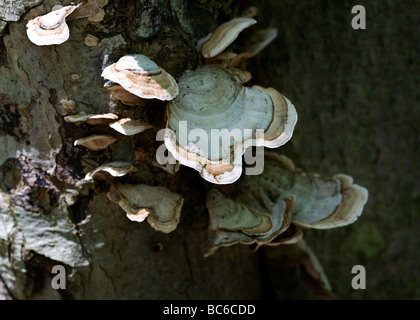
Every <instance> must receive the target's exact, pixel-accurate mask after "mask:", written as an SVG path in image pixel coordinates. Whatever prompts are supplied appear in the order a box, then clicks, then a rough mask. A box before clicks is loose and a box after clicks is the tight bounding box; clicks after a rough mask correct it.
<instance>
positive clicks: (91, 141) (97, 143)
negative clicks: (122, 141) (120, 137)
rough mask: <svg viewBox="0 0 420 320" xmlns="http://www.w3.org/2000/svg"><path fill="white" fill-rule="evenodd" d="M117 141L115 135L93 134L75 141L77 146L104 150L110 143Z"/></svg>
mask: <svg viewBox="0 0 420 320" xmlns="http://www.w3.org/2000/svg"><path fill="white" fill-rule="evenodd" d="M115 141H117V139H116V138H115V137H113V136H108V135H97V134H95V135H92V136H89V137H86V138H82V139H79V140H76V141H75V142H74V145H75V146H84V147H86V148H88V149H90V150H95V151H96V150H102V149H106V148H107V147H108V146H109V145H110V144H112V143H114V142H115Z"/></svg>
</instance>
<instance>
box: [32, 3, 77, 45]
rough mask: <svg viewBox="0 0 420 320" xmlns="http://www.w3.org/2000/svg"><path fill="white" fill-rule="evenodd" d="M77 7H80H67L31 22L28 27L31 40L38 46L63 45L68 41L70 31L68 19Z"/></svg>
mask: <svg viewBox="0 0 420 320" xmlns="http://www.w3.org/2000/svg"><path fill="white" fill-rule="evenodd" d="M77 7H78V5H77V6H66V7H63V8H61V9H58V10H55V11H51V12H50V13H47V14H45V15H43V16H39V17H36V18H34V19H32V20H29V22H28V23H27V25H26V27H27V30H26V34H27V35H28V38H29V40H31V42H33V43H34V44H36V45H38V46H48V45H52V44H61V43H63V42H65V41H67V39H68V38H69V36H70V31H69V27H68V26H67V24H66V17H67V16H68V15H70V14H71V13H72V12H73V11H74V10H75V9H76V8H77Z"/></svg>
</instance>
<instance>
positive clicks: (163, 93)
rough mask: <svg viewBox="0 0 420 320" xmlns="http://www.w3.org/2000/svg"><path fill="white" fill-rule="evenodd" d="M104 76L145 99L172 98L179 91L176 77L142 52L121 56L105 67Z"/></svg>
mask: <svg viewBox="0 0 420 320" xmlns="http://www.w3.org/2000/svg"><path fill="white" fill-rule="evenodd" d="M102 77H104V78H105V79H107V80H111V81H113V82H116V83H118V84H119V85H121V86H122V87H123V88H124V89H125V90H127V91H129V92H131V93H132V94H134V95H136V96H138V97H140V98H143V99H159V100H172V99H173V98H175V97H176V96H177V95H178V92H179V90H178V85H177V83H176V81H175V79H174V78H173V77H172V76H171V75H170V74H169V73H167V72H166V71H165V70H164V69H162V68H160V67H159V66H158V65H157V64H156V63H155V62H153V61H152V60H150V59H149V58H148V57H146V56H144V55H142V54H135V55H127V56H124V57H122V58H120V59H119V60H118V61H117V62H116V63H114V64H112V65H110V66H108V67H106V68H105V69H104V71H103V72H102Z"/></svg>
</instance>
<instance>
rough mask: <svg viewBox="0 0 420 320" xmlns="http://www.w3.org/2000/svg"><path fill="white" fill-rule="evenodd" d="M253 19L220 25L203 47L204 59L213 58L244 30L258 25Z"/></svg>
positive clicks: (239, 19) (243, 19)
mask: <svg viewBox="0 0 420 320" xmlns="http://www.w3.org/2000/svg"><path fill="white" fill-rule="evenodd" d="M256 23H257V21H256V20H254V19H251V18H235V19H232V20H230V21H228V22H225V23H223V24H222V25H220V26H219V27H218V28H217V29H216V30H215V31H214V33H213V34H212V35H211V36H210V39H208V40H207V41H206V42H204V44H203V46H202V47H201V53H202V54H203V57H204V58H213V57H215V56H217V55H218V54H219V53H221V52H222V51H223V50H225V49H226V48H227V47H228V46H229V45H230V44H231V43H232V42H233V41H235V39H236V38H237V37H238V35H239V33H241V31H242V30H244V29H246V28H248V27H250V26H252V25H253V24H256Z"/></svg>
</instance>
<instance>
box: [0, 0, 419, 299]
mask: <svg viewBox="0 0 420 320" xmlns="http://www.w3.org/2000/svg"><path fill="white" fill-rule="evenodd" d="M69 3H70V1H56V0H55V1H54V0H44V1H42V3H41V1H14V2H13V6H14V7H11V2H10V1H6V0H5V1H1V0H0V34H1V35H2V36H1V37H0V166H1V167H0V298H3V299H8V298H16V299H28V298H33V299H39V298H51V299H53V298H75V299H88V298H93V299H99V298H104V299H109V298H116V299H237V298H240V299H259V298H277V299H282V298H313V297H314V296H312V295H310V294H309V293H308V291H307V290H306V288H305V287H304V286H303V284H302V282H301V281H300V279H299V274H300V269H298V268H296V267H294V268H284V267H281V266H279V259H280V258H279V257H280V256H281V251H282V249H281V247H275V248H269V249H262V250H260V251H259V252H258V253H256V254H253V253H249V252H248V249H247V248H246V247H244V246H234V247H229V248H224V249H220V250H218V251H217V252H216V253H215V254H214V255H212V256H210V257H208V258H204V257H203V255H204V254H205V253H206V251H207V249H208V247H207V246H208V234H207V226H208V213H207V211H206V208H205V187H206V183H205V182H204V181H203V180H202V179H201V178H200V177H199V176H198V174H197V173H196V172H195V171H193V170H191V169H188V168H184V167H183V168H181V170H180V171H179V172H178V173H177V174H176V175H174V176H173V175H170V174H169V173H167V172H165V171H163V170H161V169H160V168H157V167H154V166H152V165H151V164H150V162H147V161H145V159H146V158H147V157H150V156H152V157H153V155H154V151H155V150H156V147H157V146H158V145H159V143H157V142H156V141H155V135H156V131H153V130H149V131H146V132H144V133H142V134H140V135H137V136H134V137H131V138H127V137H123V136H121V135H118V138H119V142H118V143H117V144H115V145H112V146H111V147H110V148H109V149H108V150H107V151H86V149H82V148H78V147H74V146H73V142H74V140H76V139H79V138H81V137H84V136H88V135H90V134H94V133H98V134H108V133H109V134H113V135H115V136H117V135H116V133H114V132H113V131H112V130H111V129H109V128H108V127H107V126H100V125H99V126H91V125H84V124H83V125H80V126H76V125H75V124H69V123H65V122H64V121H63V116H64V115H65V114H66V112H67V111H66V110H65V109H64V108H63V107H62V105H61V104H60V100H62V99H71V100H74V101H75V102H76V104H77V108H78V110H77V111H84V112H86V113H105V112H117V113H120V114H122V115H127V116H132V117H136V118H141V119H143V120H146V121H148V122H149V123H151V124H153V125H155V126H156V130H157V129H159V128H161V127H163V126H164V118H163V115H164V106H165V105H164V103H160V102H153V103H152V104H151V105H150V106H147V107H143V108H137V109H135V108H124V107H122V106H121V105H120V104H116V103H115V102H112V101H111V100H110V99H109V92H108V91H107V90H106V89H104V88H103V83H104V81H103V79H102V78H101V77H100V74H101V69H102V66H103V64H104V60H105V63H109V62H114V61H116V60H117V59H118V58H119V57H120V56H121V55H123V54H125V53H143V54H145V55H147V56H149V57H150V58H151V59H153V60H154V61H156V62H157V63H158V64H159V65H160V66H161V67H163V68H165V69H166V70H167V71H168V72H169V73H170V74H172V75H173V76H174V77H178V76H179V75H181V74H182V73H183V72H184V71H185V70H187V69H194V68H195V67H196V66H197V65H198V64H199V63H200V59H201V58H200V55H199V54H198V52H197V50H196V48H195V45H196V43H197V41H198V40H199V39H200V38H202V37H204V36H205V35H207V34H208V33H209V32H211V31H212V30H213V29H214V28H215V27H216V26H217V25H218V24H220V23H222V22H224V21H226V20H228V19H229V18H231V17H233V16H234V15H235V14H237V13H239V12H241V11H242V10H244V9H246V8H247V7H248V6H250V5H257V6H258V7H259V15H258V16H257V20H258V24H257V25H256V26H255V28H256V29H258V28H263V27H268V26H274V27H277V28H278V30H279V36H278V38H277V40H275V42H274V43H273V44H272V45H271V46H270V47H268V48H266V49H265V50H264V51H263V52H262V53H261V54H260V55H259V56H258V57H257V58H255V59H252V60H250V61H248V62H247V63H246V67H247V68H248V70H249V71H251V73H252V74H253V80H252V82H253V83H255V84H260V85H263V86H267V87H268V86H271V87H274V88H276V89H278V90H279V91H280V92H282V93H283V94H284V95H285V96H287V97H288V98H290V99H291V100H292V101H293V102H294V104H295V106H296V109H297V111H298V115H299V120H298V125H297V127H296V129H295V133H294V136H293V138H292V140H291V141H290V142H289V143H288V144H287V145H286V146H285V147H283V148H281V149H279V150H278V152H279V153H283V154H285V155H287V156H288V157H290V158H292V159H293V161H294V162H295V163H296V164H297V165H298V166H299V167H301V168H303V169H304V170H307V171H308V172H318V173H320V174H322V175H325V176H332V175H334V174H336V173H339V172H342V173H348V174H350V175H352V176H353V177H354V179H355V182H356V183H358V184H360V185H363V186H365V187H366V188H367V189H368V190H369V195H370V199H369V201H368V204H367V206H366V207H365V210H364V213H363V215H362V217H361V218H360V219H359V221H358V222H356V223H355V224H354V225H352V226H350V227H345V228H341V229H335V230H331V231H325V230H320V231H314V230H309V231H305V239H306V242H307V243H308V244H309V245H310V246H311V247H312V249H313V250H314V252H315V253H316V254H317V255H318V257H319V259H320V261H321V262H322V264H323V266H324V269H325V271H326V273H327V275H328V277H329V280H330V282H331V284H332V287H333V289H334V291H335V293H336V294H337V297H338V298H346V299H362V298H368V299H375V298H376V299H377V298H405V299H410V298H417V299H418V298H420V291H419V289H418V288H419V287H420V280H419V277H418V274H417V270H418V267H419V263H420V258H419V256H418V255H417V250H418V248H419V245H420V243H419V237H417V236H416V231H417V230H418V228H419V226H420V223H419V222H420V221H419V206H418V203H419V198H420V193H419V190H420V185H419V181H420V174H419V166H418V164H419V163H420V156H419V153H418V150H417V149H418V144H419V136H420V134H419V133H420V132H419V126H418V123H419V121H420V119H419V116H420V109H419V107H418V105H417V103H418V101H419V91H418V90H417V87H418V80H419V79H418V77H419V74H420V70H419V65H418V63H417V60H418V59H419V50H418V43H419V40H420V39H419V35H418V33H416V32H415V30H417V29H418V28H419V27H420V18H419V16H418V9H419V3H418V1H414V0H404V1H400V2H398V4H397V2H395V1H392V0H387V1H379V0H372V1H358V2H357V3H354V1H340V2H338V1H327V0H325V1H321V0H318V1H304V0H301V1H291V0H282V1H277V0H276V1H274V0H272V1H263V2H261V3H259V2H258V3H253V2H252V1H229V2H225V1H216V0H211V1H210V0H209V1H196V0H189V1H182V0H174V1H166V0H165V1H164V0H154V1H153V0H143V1H117V0H115V1H112V0H111V1H109V4H108V5H107V6H106V7H105V12H106V15H105V18H104V20H103V21H102V22H101V23H100V24H97V25H93V24H91V23H89V21H88V20H87V19H78V20H73V21H70V22H69V27H70V39H69V40H68V41H67V42H65V43H63V44H62V45H59V46H46V47H37V46H35V45H34V44H32V43H31V42H29V40H28V38H27V36H26V27H25V25H26V23H27V21H28V20H29V19H32V18H33V17H35V16H37V15H40V14H45V13H46V12H49V11H50V10H51V8H52V7H53V6H54V5H56V4H63V5H66V4H69ZM355 4H363V5H365V7H366V11H367V30H360V31H356V30H353V29H352V28H351V24H350V22H351V19H352V15H351V8H352V6H353V5H355ZM32 7H33V8H32ZM5 8H6V10H5ZM30 8H32V9H30ZM29 9H30V10H29ZM19 16H20V18H19ZM5 21H7V25H6V23H4V22H5ZM251 33H252V29H249V30H247V31H245V32H243V34H241V37H240V38H239V39H238V42H237V46H238V47H240V45H241V44H242V43H243V42H244V41H245V39H246V37H247V35H249V34H251ZM87 34H92V35H94V36H96V37H98V38H99V39H100V41H99V44H98V46H96V47H88V46H86V45H85V43H84V38H85V36H86V35H87ZM74 75H77V76H74ZM416 90H417V91H416ZM135 151H137V152H135ZM111 160H123V161H129V162H132V163H136V164H137V169H138V170H137V172H136V173H135V174H134V175H131V176H130V178H129V182H130V183H145V184H148V185H162V186H166V187H167V188H169V189H170V190H171V191H174V192H177V193H180V194H182V195H183V197H184V199H185V201H184V207H183V210H182V215H181V222H180V224H179V226H178V228H177V229H176V230H175V231H174V232H172V233H170V234H162V233H158V232H156V231H154V230H153V229H152V228H151V227H150V226H149V225H148V224H147V223H136V222H131V221H129V220H128V219H127V218H126V217H125V215H124V213H123V211H122V210H121V209H120V208H119V207H118V206H117V205H115V204H113V203H111V202H110V201H109V200H108V199H107V197H106V193H107V191H108V189H109V184H108V183H107V182H104V181H99V182H95V183H89V184H79V183H78V182H79V181H80V180H81V179H82V178H83V176H84V174H85V173H86V172H88V171H90V170H92V169H93V168H95V167H96V166H98V165H99V164H102V163H104V162H106V161H111ZM124 179H125V178H123V179H122V180H121V181H125V180H124ZM127 182H128V181H127ZM55 264H63V265H65V266H66V268H67V274H68V277H67V279H68V283H67V284H68V285H67V289H66V290H65V291H62V292H60V293H59V294H58V293H57V292H55V291H54V290H51V287H50V277H51V274H50V271H51V267H52V266H53V265H55ZM358 264H360V265H363V266H365V267H366V270H367V289H366V290H364V291H361V290H359V291H356V290H353V289H352V288H351V285H350V283H351V278H352V276H353V275H352V274H351V268H352V267H353V266H354V265H358Z"/></svg>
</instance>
